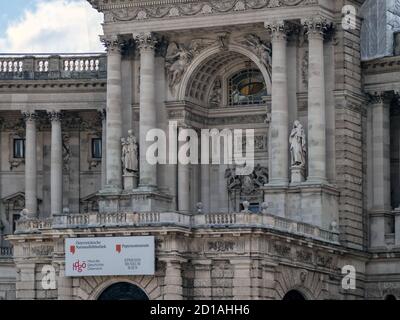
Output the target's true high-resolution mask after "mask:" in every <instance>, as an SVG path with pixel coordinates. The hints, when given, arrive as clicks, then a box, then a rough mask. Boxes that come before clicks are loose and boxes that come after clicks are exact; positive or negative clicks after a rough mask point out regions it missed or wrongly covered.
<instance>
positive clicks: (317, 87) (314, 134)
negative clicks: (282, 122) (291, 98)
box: [303, 18, 328, 183]
mask: <svg viewBox="0 0 400 320" xmlns="http://www.w3.org/2000/svg"><path fill="white" fill-rule="evenodd" d="M303 25H304V27H305V29H306V30H307V35H308V43H309V49H308V51H309V68H308V164H309V167H308V182H310V183H325V182H326V181H327V180H326V118H325V117H326V116H325V112H326V111H325V72H324V33H325V31H326V30H327V27H328V24H327V22H326V21H325V20H324V19H322V18H312V19H307V20H305V21H303Z"/></svg>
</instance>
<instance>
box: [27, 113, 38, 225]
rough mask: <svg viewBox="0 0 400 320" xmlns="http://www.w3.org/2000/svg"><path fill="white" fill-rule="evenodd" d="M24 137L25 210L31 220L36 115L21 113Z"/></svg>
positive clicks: (34, 213)
mask: <svg viewBox="0 0 400 320" xmlns="http://www.w3.org/2000/svg"><path fill="white" fill-rule="evenodd" d="M23 117H24V119H25V123H26V137H25V208H26V209H27V210H28V213H29V216H30V217H31V218H37V213H38V212H37V154H36V150H37V141H36V140H37V138H36V134H37V133H36V114H35V113H34V112H23Z"/></svg>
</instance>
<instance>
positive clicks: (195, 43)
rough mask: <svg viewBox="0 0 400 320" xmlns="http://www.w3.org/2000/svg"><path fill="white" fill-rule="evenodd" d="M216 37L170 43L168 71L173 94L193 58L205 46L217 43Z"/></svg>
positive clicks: (167, 62) (167, 60) (167, 58)
mask: <svg viewBox="0 0 400 320" xmlns="http://www.w3.org/2000/svg"><path fill="white" fill-rule="evenodd" d="M217 42H218V40H214V39H205V38H201V39H193V40H192V41H191V42H190V43H188V44H183V43H177V42H173V43H171V44H170V46H169V48H168V51H167V57H166V68H167V73H168V80H169V87H170V90H171V93H172V94H175V89H176V87H177V85H178V84H179V83H180V82H181V80H182V77H183V74H184V72H185V70H186V69H187V67H188V66H189V65H190V63H191V62H192V61H193V59H194V58H195V57H196V56H197V55H198V54H199V53H200V52H201V51H203V50H204V49H205V48H207V47H209V46H211V45H213V44H215V43H217Z"/></svg>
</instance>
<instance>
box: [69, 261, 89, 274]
mask: <svg viewBox="0 0 400 320" xmlns="http://www.w3.org/2000/svg"><path fill="white" fill-rule="evenodd" d="M86 268H87V264H86V262H85V261H82V263H81V262H80V261H79V260H78V261H77V262H75V263H73V264H72V270H74V271H78V272H79V273H81V272H83V270H85V269H86Z"/></svg>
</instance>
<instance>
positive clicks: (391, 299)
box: [385, 294, 397, 301]
mask: <svg viewBox="0 0 400 320" xmlns="http://www.w3.org/2000/svg"><path fill="white" fill-rule="evenodd" d="M385 300H386V301H397V298H396V297H395V296H394V295H392V294H389V295H387V296H386V297H385Z"/></svg>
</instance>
